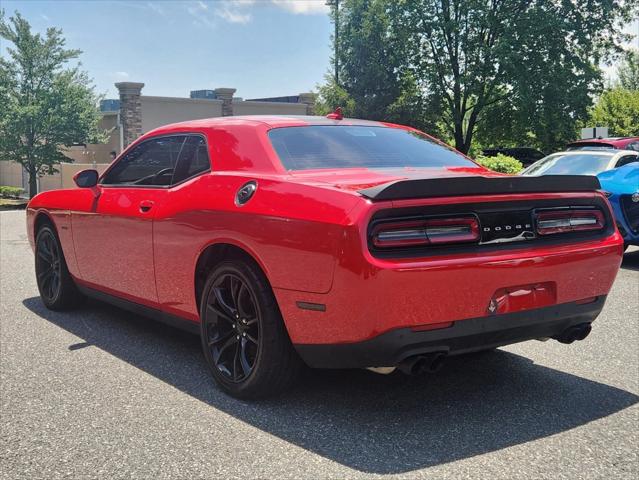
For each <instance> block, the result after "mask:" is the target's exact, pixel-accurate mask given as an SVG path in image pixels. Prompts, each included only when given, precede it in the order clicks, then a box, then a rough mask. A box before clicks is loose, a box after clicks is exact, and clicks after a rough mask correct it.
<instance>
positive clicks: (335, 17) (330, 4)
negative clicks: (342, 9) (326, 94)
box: [326, 0, 339, 85]
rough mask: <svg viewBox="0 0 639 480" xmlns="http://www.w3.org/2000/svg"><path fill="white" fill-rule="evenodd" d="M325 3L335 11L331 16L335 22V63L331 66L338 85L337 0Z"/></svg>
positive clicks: (329, 0) (327, 0) (328, 0)
mask: <svg viewBox="0 0 639 480" xmlns="http://www.w3.org/2000/svg"><path fill="white" fill-rule="evenodd" d="M326 5H327V6H329V7H331V8H333V9H334V12H335V16H334V17H333V22H334V23H335V37H334V38H333V47H334V48H335V51H334V53H333V57H334V61H335V65H334V67H333V68H334V69H335V85H339V59H338V53H339V0H326Z"/></svg>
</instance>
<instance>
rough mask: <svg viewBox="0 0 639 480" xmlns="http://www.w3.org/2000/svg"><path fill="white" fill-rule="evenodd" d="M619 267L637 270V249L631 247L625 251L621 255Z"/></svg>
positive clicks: (638, 268) (638, 251)
mask: <svg viewBox="0 0 639 480" xmlns="http://www.w3.org/2000/svg"><path fill="white" fill-rule="evenodd" d="M621 268H625V269H626V270H635V271H639V250H636V249H633V250H629V251H627V252H626V253H625V254H624V256H623V261H622V262H621Z"/></svg>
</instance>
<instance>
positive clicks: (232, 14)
mask: <svg viewBox="0 0 639 480" xmlns="http://www.w3.org/2000/svg"><path fill="white" fill-rule="evenodd" d="M215 15H217V16H218V17H220V18H222V19H224V20H226V21H227V22H229V23H241V24H247V23H249V22H250V21H251V19H252V18H253V17H252V16H251V14H250V13H249V12H247V11H245V10H243V9H242V8H241V7H240V8H238V6H236V5H233V4H231V3H230V2H229V3H226V2H225V3H224V4H223V5H221V6H220V7H218V8H216V9H215Z"/></svg>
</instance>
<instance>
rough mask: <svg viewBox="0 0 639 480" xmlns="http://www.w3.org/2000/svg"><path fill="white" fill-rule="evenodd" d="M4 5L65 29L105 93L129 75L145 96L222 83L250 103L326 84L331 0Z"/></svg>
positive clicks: (27, 0) (26, 0)
mask: <svg viewBox="0 0 639 480" xmlns="http://www.w3.org/2000/svg"><path fill="white" fill-rule="evenodd" d="M0 8H3V9H4V10H5V12H6V14H7V16H10V15H13V13H14V11H16V10H17V11H19V12H20V13H21V14H22V15H23V16H24V17H25V18H26V19H27V20H28V21H29V22H30V23H31V26H32V28H33V29H34V30H35V31H38V32H45V31H46V28H47V27H51V26H55V27H58V28H61V29H62V31H63V34H64V37H65V38H66V39H67V46H68V47H69V48H79V49H80V50H82V51H83V53H82V55H81V56H80V61H81V63H82V65H83V68H84V70H86V71H87V72H88V73H89V75H90V76H91V77H92V78H93V81H94V84H95V86H96V92H98V93H100V94H105V95H106V97H107V98H117V90H116V88H115V86H114V83H115V82H122V81H131V82H143V83H144V84H145V86H144V89H143V94H144V95H159V96H175V97H188V96H189V92H190V91H191V90H201V89H214V88H217V87H232V88H236V89H237V92H236V93H235V95H236V96H238V97H243V98H245V99H246V98H259V97H271V96H281V95H297V94H298V93H302V92H309V91H312V90H314V89H315V88H316V87H317V85H318V84H319V83H321V82H322V81H323V79H324V76H325V75H326V73H327V72H328V68H329V62H330V56H331V47H330V35H331V32H332V31H333V27H332V24H331V22H330V19H329V17H328V7H326V5H325V0H308V1H305V0H292V1H290V0H235V1H222V0H194V1H190V0H184V1H171V0H155V1H147V0H138V1H135V0H134V1H125V0H108V1H107V0H84V1H81V0H75V1H73V0H71V1H68V0H48V1H45V0H21V1H15V0H0ZM0 41H2V40H0Z"/></svg>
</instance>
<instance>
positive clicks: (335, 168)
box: [27, 114, 623, 398]
mask: <svg viewBox="0 0 639 480" xmlns="http://www.w3.org/2000/svg"><path fill="white" fill-rule="evenodd" d="M75 182H76V184H77V186H78V187H80V188H77V189H69V190H57V191H48V192H44V193H40V194H39V195H37V196H35V197H34V198H33V199H32V200H31V201H30V203H29V205H28V209H27V225H28V230H27V231H28V238H29V241H30V243H31V245H32V247H33V249H34V251H35V271H36V277H37V284H38V288H39V291H40V296H41V298H42V301H43V303H44V304H45V305H46V307H48V308H50V309H52V310H61V309H65V308H72V307H73V306H75V305H77V303H78V302H79V301H80V299H81V298H82V296H84V295H88V296H91V297H94V298H98V299H102V300H105V301H108V302H112V303H114V304H116V305H119V306H121V307H124V308H128V309H131V310H133V311H136V312H140V313H144V314H148V315H151V316H154V317H156V318H158V319H160V320H163V321H166V322H169V323H172V324H174V325H180V326H182V327H184V328H187V329H190V330H192V331H194V332H197V333H199V334H200V336H201V340H202V348H203V351H204V356H205V359H206V362H207V363H208V365H209V367H210V369H211V372H212V374H213V376H214V377H215V379H216V380H217V382H218V383H219V385H220V386H221V387H222V389H224V390H225V391H227V392H229V393H230V394H232V395H235V396H238V397H244V398H253V397H258V396H264V395H269V394H273V393H276V392H280V391H282V390H283V389H284V388H285V387H287V386H288V385H290V384H291V383H292V382H293V380H294V379H295V377H296V374H297V372H299V370H300V368H301V367H302V365H303V362H304V363H306V364H307V365H309V366H311V367H320V368H360V367H361V368H365V367H391V368H392V367H399V368H400V369H401V370H402V371H404V372H407V373H419V372H425V371H434V370H436V369H437V368H439V366H440V365H441V363H442V361H443V360H444V359H445V358H446V357H447V356H451V355H458V354H462V353H469V352H476V351H481V350H485V349H492V348H494V347H498V346H501V345H507V344H511V343H514V342H520V341H524V340H529V339H534V338H548V337H552V338H555V339H557V340H559V341H560V342H563V343H570V342H573V341H575V340H581V339H583V338H585V337H586V336H587V335H588V333H589V332H590V329H591V323H592V322H593V320H595V318H596V317H597V315H598V314H599V312H600V311H601V309H602V308H603V306H604V302H605V300H606V295H607V294H608V292H609V290H610V288H611V285H612V283H613V281H614V279H615V276H616V274H617V271H618V268H619V265H620V262H621V256H622V244H623V240H622V238H621V235H619V232H618V231H617V229H615V227H614V220H613V217H612V212H611V211H610V208H609V205H608V202H607V201H606V198H605V196H604V195H603V194H602V193H601V192H599V191H598V190H599V182H598V181H597V179H596V178H595V177H583V176H570V175H568V176H563V177H552V178H551V177H543V178H526V177H512V176H505V175H501V174H498V173H495V172H490V171H489V170H486V169H485V168H483V167H480V166H478V165H477V164H475V163H473V162H472V161H471V160H469V159H468V158H466V157H464V156H463V155H461V154H459V153H458V152H457V151H455V150H454V149H452V148H450V147H447V146H446V145H445V144H443V143H441V142H439V141H437V140H435V139H433V138H432V137H429V136H427V135H425V134H423V133H421V132H419V131H417V130H414V129H411V128H408V127H402V126H394V125H387V124H382V123H378V122H370V121H363V120H348V119H342V118H341V116H340V115H338V114H331V115H330V116H329V118H323V117H322V118H320V117H277V116H256V117H225V118H216V119H208V120H197V121H190V122H184V123H179V124H175V125H169V126H165V127H161V128H158V129H156V130H153V131H151V132H149V133H147V134H146V135H143V136H142V137H141V138H139V139H138V140H136V141H135V142H134V143H133V144H132V145H130V146H129V147H128V148H127V149H126V150H125V151H124V152H123V153H122V154H121V155H120V156H119V157H118V158H117V159H116V160H115V161H114V162H113V163H112V164H111V165H110V167H109V168H108V169H107V170H106V171H105V172H104V173H103V174H102V175H101V176H100V177H98V173H97V172H96V171H95V170H85V171H82V172H80V173H78V174H77V175H76V177H75ZM577 278H578V279H579V282H576V281H575V279H577Z"/></svg>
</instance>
